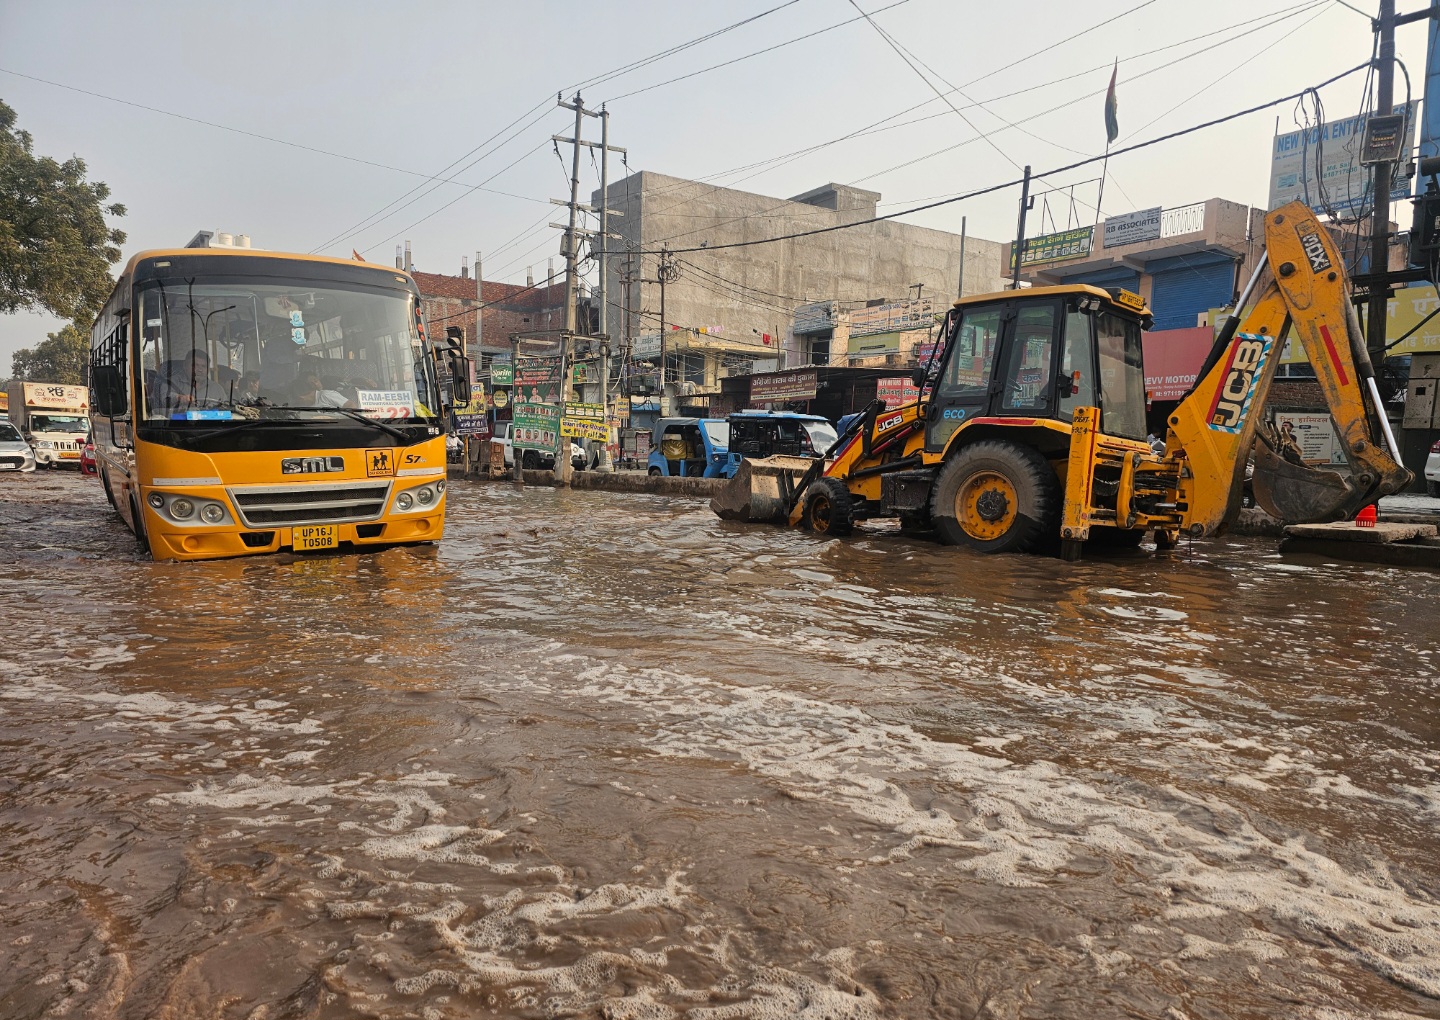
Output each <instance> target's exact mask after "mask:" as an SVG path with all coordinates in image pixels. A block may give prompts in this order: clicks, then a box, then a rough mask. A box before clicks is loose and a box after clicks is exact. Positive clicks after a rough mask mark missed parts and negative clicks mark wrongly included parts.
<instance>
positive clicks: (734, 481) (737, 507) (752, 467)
mask: <svg viewBox="0 0 1440 1020" xmlns="http://www.w3.org/2000/svg"><path fill="white" fill-rule="evenodd" d="M817 465H823V461H819V460H817V459H815V458H813V457H788V456H775V457H763V458H759V459H756V460H743V461H741V462H740V467H739V469H738V470H737V471H736V472H735V477H733V478H731V479H730V481H729V483H728V484H727V485H726V486H725V488H724V489H722V490H721V491H720V494H719V495H718V496H716V497H715V498H714V499H712V500H710V509H711V510H713V511H715V513H716V514H717V515H718V516H720V517H721V518H723V519H724V520H727V521H769V522H772V523H775V524H784V523H785V522H786V520H787V519H788V518H789V516H790V510H791V508H793V507H794V505H795V501H796V499H797V498H798V494H799V492H800V491H801V489H803V488H804V486H805V485H807V484H809V481H810V478H807V477H806V476H807V475H812V473H813V474H818V473H819V472H818V471H817V470H816V466H817Z"/></svg>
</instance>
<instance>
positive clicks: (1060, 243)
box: [1010, 227, 1095, 269]
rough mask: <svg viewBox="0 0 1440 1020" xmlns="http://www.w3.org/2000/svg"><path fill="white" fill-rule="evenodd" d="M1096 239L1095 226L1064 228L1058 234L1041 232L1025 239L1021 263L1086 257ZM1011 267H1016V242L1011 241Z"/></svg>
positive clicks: (1040, 263) (1035, 264)
mask: <svg viewBox="0 0 1440 1020" xmlns="http://www.w3.org/2000/svg"><path fill="white" fill-rule="evenodd" d="M1094 239H1095V228H1094V227H1079V228H1078V229H1075V230H1062V231H1060V232H1059V233H1058V234H1041V235H1040V236H1039V237H1027V238H1026V239H1025V251H1024V252H1023V253H1022V255H1021V257H1020V265H1021V267H1022V268H1023V267H1024V266H1039V265H1044V264H1045V263H1047V262H1063V261H1064V260H1066V259H1078V258H1084V257H1085V256H1086V255H1089V254H1090V245H1091V242H1093V241H1094ZM1010 268H1011V269H1014V268H1015V242H1014V241H1011V242H1010Z"/></svg>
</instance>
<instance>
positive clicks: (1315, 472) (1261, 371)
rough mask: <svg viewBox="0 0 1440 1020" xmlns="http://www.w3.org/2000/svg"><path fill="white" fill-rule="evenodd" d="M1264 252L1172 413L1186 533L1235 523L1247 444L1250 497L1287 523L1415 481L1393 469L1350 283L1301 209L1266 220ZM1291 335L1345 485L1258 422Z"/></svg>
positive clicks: (1346, 509)
mask: <svg viewBox="0 0 1440 1020" xmlns="http://www.w3.org/2000/svg"><path fill="white" fill-rule="evenodd" d="M1265 251H1266V262H1265V264H1264V265H1262V266H1261V267H1260V269H1258V270H1257V272H1256V275H1255V278H1254V279H1252V280H1251V286H1250V287H1248V288H1247V290H1246V295H1245V296H1242V298H1241V302H1240V305H1241V309H1243V306H1244V305H1245V304H1246V303H1247V302H1246V298H1248V297H1249V295H1250V294H1251V292H1252V291H1253V290H1254V289H1255V284H1256V283H1257V281H1259V280H1260V279H1261V278H1262V276H1268V282H1267V283H1266V285H1265V286H1264V288H1263V290H1261V291H1260V293H1259V296H1258V298H1257V299H1256V300H1255V303H1254V305H1253V307H1252V308H1251V309H1250V311H1249V312H1248V314H1246V315H1245V318H1244V320H1243V322H1239V321H1236V319H1235V318H1233V317H1232V319H1231V320H1230V321H1229V322H1227V323H1226V327H1225V329H1224V330H1223V331H1222V332H1221V334H1220V336H1219V337H1218V338H1217V340H1216V343H1215V347H1214V349H1213V350H1212V351H1211V354H1210V357H1209V358H1208V359H1207V360H1206V363H1205V366H1204V367H1203V368H1202V369H1201V373H1200V377H1199V379H1198V380H1197V381H1196V384H1195V386H1194V388H1193V389H1192V390H1191V391H1190V393H1189V394H1187V395H1186V397H1185V399H1184V400H1182V401H1181V402H1180V406H1179V407H1178V408H1176V410H1175V412H1174V413H1173V414H1172V415H1171V416H1170V422H1169V430H1168V435H1167V437H1166V460H1167V461H1171V460H1178V461H1179V462H1180V464H1179V472H1178V475H1179V478H1178V489H1179V492H1178V496H1179V498H1178V499H1177V507H1178V508H1179V510H1180V512H1181V521H1182V528H1183V530H1185V531H1188V532H1189V533H1190V534H1194V535H1202V534H1215V533H1217V532H1219V531H1220V530H1222V529H1223V528H1224V526H1225V525H1226V524H1227V523H1228V522H1229V521H1231V520H1233V519H1234V517H1235V515H1236V513H1237V512H1238V510H1239V505H1240V496H1241V490H1242V485H1243V482H1244V477H1245V465H1246V460H1247V457H1248V456H1249V454H1250V452H1251V448H1252V447H1253V448H1254V451H1255V477H1254V488H1255V496H1256V499H1257V501H1258V502H1260V504H1261V505H1262V506H1263V507H1265V509H1266V510H1268V511H1269V512H1270V513H1272V514H1274V515H1275V516H1276V517H1278V518H1280V519H1281V520H1283V521H1285V522H1287V523H1304V522H1312V521H1331V520H1341V519H1345V518H1348V517H1352V516H1353V515H1354V514H1355V512H1356V511H1357V510H1359V509H1360V508H1361V507H1363V506H1365V505H1366V504H1368V503H1370V502H1372V501H1374V500H1375V499H1378V498H1379V497H1381V496H1384V495H1388V494H1390V493H1392V492H1397V491H1399V490H1400V489H1402V488H1404V487H1405V486H1406V485H1408V484H1409V482H1410V480H1411V478H1412V477H1413V475H1412V474H1411V472H1409V471H1408V470H1406V469H1405V468H1404V467H1403V466H1402V465H1401V464H1400V463H1399V453H1398V450H1397V449H1396V447H1395V442H1394V437H1393V436H1391V435H1390V433H1389V423H1388V422H1386V421H1385V418H1384V415H1383V409H1382V408H1381V407H1380V401H1379V392H1378V390H1377V389H1376V387H1375V384H1374V370H1373V369H1372V367H1371V365H1370V360H1369V357H1368V355H1367V354H1366V352H1365V347H1364V340H1363V336H1362V334H1361V332H1360V329H1359V323H1358V318H1357V316H1356V314H1355V309H1354V305H1353V304H1352V303H1351V301H1350V281H1349V279H1348V277H1347V276H1346V273H1345V267H1344V263H1343V262H1342V261H1341V257H1340V254H1339V252H1338V251H1337V250H1336V248H1335V245H1334V242H1333V241H1332V240H1331V238H1330V235H1329V233H1328V232H1327V231H1326V230H1325V228H1324V227H1322V226H1321V225H1320V224H1319V223H1318V222H1317V221H1316V219H1315V215H1314V213H1312V212H1311V211H1310V209H1309V208H1307V207H1306V206H1305V205H1304V204H1303V203H1300V202H1292V203H1290V204H1289V205H1286V206H1282V207H1281V208H1279V209H1276V210H1274V211H1272V212H1270V213H1269V214H1267V216H1266V218H1265ZM1266 269H1268V274H1267V273H1264V272H1263V270H1266ZM1241 309H1237V312H1238V311H1240V310H1241ZM1292 329H1293V331H1294V335H1295V338H1296V339H1297V340H1299V342H1300V343H1301V345H1302V346H1303V347H1304V349H1305V354H1306V356H1307V357H1308V359H1309V361H1310V364H1311V365H1312V366H1313V367H1314V369H1315V376H1316V381H1317V382H1318V383H1319V385H1320V389H1321V392H1322V393H1323V394H1324V396H1325V402H1326V405H1327V406H1328V407H1329V409H1330V415H1331V417H1332V418H1333V419H1334V421H1335V426H1336V429H1337V431H1338V435H1339V439H1340V442H1341V443H1342V444H1343V446H1344V450H1345V456H1346V459H1347V461H1348V463H1349V469H1350V477H1349V478H1345V477H1343V476H1341V475H1340V474H1338V473H1336V472H1334V471H1329V470H1325V469H1319V468H1311V467H1307V466H1305V465H1303V464H1297V463H1294V462H1292V461H1290V460H1286V459H1284V458H1283V457H1282V456H1280V455H1279V451H1278V447H1279V443H1278V441H1277V438H1276V436H1275V435H1274V433H1273V431H1272V430H1270V429H1269V428H1268V427H1266V426H1263V425H1261V413H1262V411H1263V409H1264V407H1265V402H1266V399H1267V398H1268V396H1269V394H1270V386H1271V383H1272V382H1273V381H1274V378H1275V371H1276V368H1277V367H1278V366H1279V362H1280V355H1281V351H1282V350H1283V347H1284V342H1285V337H1286V335H1287V333H1289V332H1290V331H1291V330H1292ZM1367 395H1368V397H1369V399H1370V401H1372V402H1373V406H1371V405H1370V404H1367ZM1257 437H1258V439H1259V442H1258V443H1257V442H1256V439H1257Z"/></svg>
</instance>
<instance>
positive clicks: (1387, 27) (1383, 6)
mask: <svg viewBox="0 0 1440 1020" xmlns="http://www.w3.org/2000/svg"><path fill="white" fill-rule="evenodd" d="M1375 31H1376V33H1377V34H1378V35H1379V46H1378V48H1377V52H1376V66H1375V113H1376V115H1379V116H1385V115H1388V114H1389V113H1390V108H1391V107H1392V106H1394V105H1395V0H1380V16H1379V17H1378V18H1376V19H1375ZM1393 170H1394V164H1392V163H1376V164H1375V167H1374V173H1375V198H1374V202H1373V203H1372V204H1373V206H1374V211H1373V212H1372V213H1371V219H1370V277H1371V283H1370V313H1369V315H1368V316H1367V321H1366V323H1365V347H1366V349H1367V350H1368V352H1369V354H1370V361H1371V363H1372V364H1377V363H1378V364H1383V363H1384V361H1385V325H1386V322H1387V321H1388V319H1389V315H1388V314H1387V313H1388V309H1387V307H1386V306H1387V305H1388V304H1389V302H1390V279H1389V276H1388V275H1387V273H1388V271H1389V269H1390V177H1391V174H1392V172H1393ZM1380 413H1381V414H1383V413H1384V410H1383V409H1381V410H1380Z"/></svg>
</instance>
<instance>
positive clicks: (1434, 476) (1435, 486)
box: [1425, 443, 1440, 496]
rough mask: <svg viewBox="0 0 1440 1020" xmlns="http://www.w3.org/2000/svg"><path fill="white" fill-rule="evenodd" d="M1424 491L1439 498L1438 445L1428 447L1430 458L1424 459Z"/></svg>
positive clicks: (1439, 452) (1439, 462) (1439, 445)
mask: <svg viewBox="0 0 1440 1020" xmlns="http://www.w3.org/2000/svg"><path fill="white" fill-rule="evenodd" d="M1425 491H1426V492H1428V493H1429V494H1430V495H1432V496H1440V443H1436V444H1435V445H1434V446H1432V447H1430V456H1428V457H1426V458H1425Z"/></svg>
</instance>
